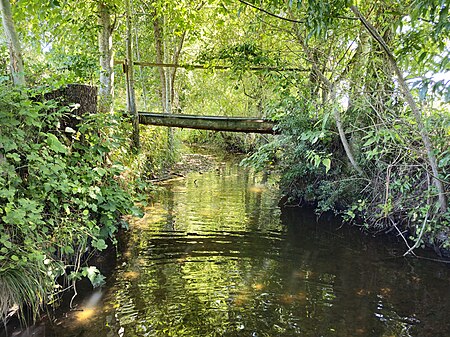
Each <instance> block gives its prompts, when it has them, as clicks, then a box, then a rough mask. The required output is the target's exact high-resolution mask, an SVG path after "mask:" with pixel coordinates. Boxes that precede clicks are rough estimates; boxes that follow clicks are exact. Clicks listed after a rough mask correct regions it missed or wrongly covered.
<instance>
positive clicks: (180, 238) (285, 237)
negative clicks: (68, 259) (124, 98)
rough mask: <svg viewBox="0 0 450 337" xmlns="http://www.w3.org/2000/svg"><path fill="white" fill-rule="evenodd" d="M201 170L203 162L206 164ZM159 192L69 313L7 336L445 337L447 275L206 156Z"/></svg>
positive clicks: (233, 164) (449, 324)
mask: <svg viewBox="0 0 450 337" xmlns="http://www.w3.org/2000/svg"><path fill="white" fill-rule="evenodd" d="M211 160H212V159H211ZM215 160H216V161H215V162H214V165H212V168H211V169H210V170H208V171H205V172H191V173H188V174H187V175H186V176H185V177H180V178H178V179H172V180H170V181H167V182H164V183H162V184H161V185H160V188H159V190H160V191H159V192H158V196H157V197H156V198H155V199H154V201H153V203H152V204H151V205H149V206H148V207H146V209H145V216H144V217H143V218H142V219H135V220H133V221H132V222H131V225H130V230H129V231H128V232H126V233H125V236H126V237H125V238H124V240H123V242H122V244H121V246H123V247H122V248H121V251H120V252H119V257H118V259H117V262H116V265H115V268H114V269H113V270H112V272H111V273H110V275H109V276H108V278H107V284H106V286H105V287H103V288H101V289H94V290H88V291H85V292H84V294H82V295H80V296H78V297H77V298H76V299H75V303H76V304H77V307H76V310H72V311H67V312H66V313H64V314H63V315H60V317H58V318H57V319H56V320H55V321H53V322H50V321H49V320H44V321H43V322H41V323H40V324H37V325H35V326H33V327H30V328H28V329H27V330H25V331H22V332H19V331H16V332H12V334H10V335H11V336H22V337H24V336H58V337H59V336H64V337H89V336H94V337H103V336H106V337H116V336H120V337H142V336H199V337H206V336H249V337H250V336H255V337H256V336H303V337H313V336H314V337H318V336H327V337H328V336H330V337H333V336H335V337H338V336H339V337H351V336H374V337H379V336H383V337H394V336H395V337H400V336H401V337H403V336H405V337H406V336H415V337H428V336H430V337H431V336H433V337H446V336H450V268H449V266H448V265H445V264H442V263H436V262H433V261H430V260H425V259H413V258H404V257H402V254H403V252H404V250H405V247H404V246H403V245H402V243H398V242H390V241H389V240H388V239H387V238H386V237H383V238H373V237H368V236H365V235H364V234H362V233H361V231H359V230H358V228H356V227H349V226H345V225H344V226H342V225H341V224H340V223H339V222H338V220H337V219H334V218H333V217H331V216H327V215H324V216H322V217H320V218H318V217H317V216H316V215H315V214H314V212H313V211H312V210H309V209H300V208H294V207H286V208H283V209H282V210H281V209H280V207H278V205H277V204H278V201H279V199H280V192H279V190H278V187H277V183H276V180H275V179H274V178H271V177H267V176H265V175H263V174H255V173H252V172H251V171H249V170H246V169H244V168H242V167H239V165H238V161H237V160H236V159H226V158H225V159H224V158H216V159H215Z"/></svg>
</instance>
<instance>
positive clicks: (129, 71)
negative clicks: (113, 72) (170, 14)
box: [125, 0, 140, 150]
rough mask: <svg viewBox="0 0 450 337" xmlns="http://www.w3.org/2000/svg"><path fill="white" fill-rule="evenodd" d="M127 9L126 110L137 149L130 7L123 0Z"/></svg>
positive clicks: (137, 119)
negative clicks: (131, 122) (130, 117)
mask: <svg viewBox="0 0 450 337" xmlns="http://www.w3.org/2000/svg"><path fill="white" fill-rule="evenodd" d="M125 6H126V11H127V15H126V16H127V59H126V61H125V76H126V81H127V110H128V113H129V114H130V115H131V116H132V118H133V136H132V141H133V147H134V149H135V150H138V149H139V147H140V142H139V115H138V112H137V109H136V95H135V92H134V68H133V52H132V44H133V40H132V33H131V32H132V30H131V28H132V27H131V25H132V22H131V7H130V0H125Z"/></svg>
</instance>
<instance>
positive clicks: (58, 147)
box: [47, 133, 67, 154]
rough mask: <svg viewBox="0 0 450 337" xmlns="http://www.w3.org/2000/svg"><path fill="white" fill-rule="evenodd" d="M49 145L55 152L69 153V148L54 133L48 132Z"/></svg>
mask: <svg viewBox="0 0 450 337" xmlns="http://www.w3.org/2000/svg"><path fill="white" fill-rule="evenodd" d="M47 145H48V146H49V147H50V149H52V150H53V151H55V152H58V153H64V154H65V153H67V148H66V147H65V146H64V144H63V143H61V142H60V141H59V139H58V138H57V137H56V136H55V135H54V134H52V133H47Z"/></svg>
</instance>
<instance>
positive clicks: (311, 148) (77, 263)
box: [0, 0, 450, 321]
mask: <svg viewBox="0 0 450 337" xmlns="http://www.w3.org/2000/svg"><path fill="white" fill-rule="evenodd" d="M356 5H357V6H356ZM0 9H1V13H2V18H3V26H2V29H3V31H2V33H4V34H2V36H3V35H4V36H5V38H4V39H2V40H1V41H0V55H2V58H1V61H0V76H1V83H0V86H1V87H0V107H1V109H0V117H1V118H0V127H1V129H0V130H1V131H0V166H1V173H0V300H1V301H0V304H1V305H0V320H3V321H6V318H7V317H9V316H10V315H11V312H10V310H11V309H14V310H13V311H16V309H17V308H18V309H19V310H18V312H19V313H22V314H23V312H24V310H23V309H24V308H25V307H26V308H31V310H30V312H31V313H32V314H31V316H36V315H37V313H38V312H39V310H40V309H41V308H42V306H43V305H45V304H46V303H52V302H54V301H56V300H57V298H58V296H57V295H58V294H59V293H60V292H61V291H62V290H63V289H64V288H65V287H66V286H62V285H60V283H59V282H57V280H58V281H60V280H62V279H66V281H67V282H65V283H64V282H63V283H62V284H65V285H73V284H74V283H73V282H74V281H75V280H77V279H79V278H80V277H87V278H89V279H90V280H91V281H92V283H93V284H94V285H99V284H101V283H102V281H103V277H102V275H101V274H100V273H99V271H98V269H97V268H96V267H95V266H91V265H89V263H88V261H89V259H88V257H89V256H90V255H92V254H93V252H95V251H101V250H104V249H105V248H106V246H107V245H109V244H110V243H114V241H115V234H116V233H117V230H118V229H119V228H120V227H123V226H125V227H126V224H125V223H124V222H122V221H121V220H120V219H121V215H123V214H129V213H133V212H136V210H135V209H134V208H133V206H132V205H133V204H134V202H135V195H136V191H144V190H151V186H150V187H149V184H148V182H147V181H148V180H151V179H154V178H155V176H156V175H158V174H159V173H161V172H164V171H167V170H168V169H169V168H170V166H171V164H173V163H174V162H175V161H176V158H177V152H176V148H177V147H176V144H177V142H180V141H187V142H191V143H214V144H219V145H222V146H224V147H226V148H227V149H232V150H241V151H244V152H248V153H249V156H248V158H247V159H246V160H245V161H244V164H245V165H249V166H252V167H255V168H256V169H258V170H277V171H279V172H280V173H281V188H282V190H283V192H284V193H285V194H286V195H287V198H286V200H287V202H289V203H291V204H299V205H301V204H312V205H314V206H316V209H317V212H318V213H319V214H320V213H321V212H325V211H332V212H335V213H336V214H337V215H339V216H342V218H343V219H344V221H346V222H349V223H352V224H355V225H358V226H361V228H363V229H364V230H367V231H370V232H372V233H391V234H392V233H393V234H395V235H397V236H398V237H399V238H400V239H401V240H402V241H403V242H404V244H405V254H414V252H415V251H416V248H419V247H425V246H428V247H433V248H434V249H435V251H436V252H437V253H438V254H440V255H442V254H446V253H448V250H449V248H450V239H449V238H450V211H449V203H448V199H449V198H448V195H449V191H450V141H449V139H450V113H449V111H450V109H449V101H450V85H449V75H448V74H449V66H450V62H449V59H450V58H449V54H450V50H449V43H450V42H449V41H450V28H449V27H450V22H449V16H448V10H449V5H448V3H447V2H446V1H441V0H410V1H405V2H402V3H399V2H398V1H383V2H379V1H370V0H368V1H360V2H358V3H356V2H354V1H350V0H333V1H312V0H311V1H277V0H264V1H244V0H207V1H203V2H201V4H198V3H197V2H195V1H190V0H178V1H172V0H170V1H167V0H164V1H163V0H135V1H133V2H132V3H130V1H119V0H98V1H97V0H90V1H86V2H82V3H81V2H73V1H54V0H52V1H37V0H23V1H12V2H10V1H9V0H0ZM125 14H127V15H125ZM126 18H128V20H126ZM211 23H214V25H211ZM130 36H131V37H132V39H130ZM126 40H128V41H133V48H132V53H131V54H132V56H133V57H134V58H135V60H136V61H148V60H156V62H157V63H172V66H170V67H158V68H157V70H155V69H152V68H149V67H147V68H144V67H140V68H136V69H135V75H136V76H135V77H136V80H135V89H136V97H137V108H138V110H144V111H150V110H153V111H163V112H170V111H173V112H184V113H188V114H189V113H190V114H200V113H201V114H205V115H226V116H259V117H264V118H268V119H271V120H273V121H276V122H277V123H278V129H279V131H280V135H276V136H275V135H274V136H272V135H269V136H264V137H261V136H254V135H240V134H239V135H238V134H230V133H211V132H207V131H187V130H183V131H180V132H175V133H174V132H172V131H169V132H167V131H166V130H165V129H162V128H154V127H147V126H145V127H144V126H141V129H140V143H141V148H140V149H139V150H138V149H131V148H130V144H129V139H130V135H131V131H132V130H131V125H130V123H128V121H127V119H126V118H125V117H124V116H123V114H122V113H118V112H119V111H121V110H124V109H125V107H124V106H125V103H124V102H125V92H126V91H127V89H126V88H125V86H124V81H123V77H121V76H120V73H119V72H118V71H116V77H117V78H119V79H120V80H122V81H116V82H114V81H113V79H114V70H115V69H114V67H113V64H114V57H116V59H119V60H120V59H125V58H127V57H129V53H128V52H127V48H126V47H125V43H124V42H125V41H126ZM22 47H23V48H22ZM144 50H145V54H144V53H143V51H144ZM113 51H114V53H113ZM7 60H9V63H8V62H7ZM23 60H25V61H26V62H23ZM175 64H176V65H183V67H182V68H179V67H176V66H174V65H175ZM193 64H200V65H201V68H204V69H203V70H198V69H197V70H195V69H194V68H193V67H192V65H193ZM217 65H219V66H222V68H220V69H216V68H215V66H217ZM117 69H119V68H116V70H117ZM11 82H12V83H11ZM68 83H84V84H96V85H98V86H99V108H98V110H99V112H100V113H99V114H88V115H86V116H83V118H82V119H81V120H80V121H79V124H78V125H77V127H76V128H74V127H70V126H69V128H66V126H65V125H64V123H63V121H64V119H65V118H66V117H65V116H68V115H71V114H73V111H72V109H75V107H68V106H63V105H60V104H58V102H57V101H52V100H50V101H42V100H39V99H35V97H37V96H39V95H41V94H42V91H40V90H37V91H36V90H31V89H29V88H38V87H46V88H58V87H60V86H61V85H65V84H68ZM27 88H28V89H27ZM113 89H114V90H113ZM47 90H49V89H47ZM113 93H114V94H113ZM114 111H116V112H114Z"/></svg>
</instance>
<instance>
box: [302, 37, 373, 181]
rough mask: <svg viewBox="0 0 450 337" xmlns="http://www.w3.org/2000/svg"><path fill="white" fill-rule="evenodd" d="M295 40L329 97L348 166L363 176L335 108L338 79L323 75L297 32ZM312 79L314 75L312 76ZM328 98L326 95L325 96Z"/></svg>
mask: <svg viewBox="0 0 450 337" xmlns="http://www.w3.org/2000/svg"><path fill="white" fill-rule="evenodd" d="M297 38H298V39H299V41H300V44H301V45H302V47H303V50H304V52H305V54H306V57H307V58H308V61H309V62H310V63H311V67H312V72H313V73H314V74H315V76H316V77H317V78H318V79H319V80H320V81H321V82H322V83H323V84H324V85H325V87H326V89H327V91H328V93H329V97H330V102H331V104H332V105H333V117H334V121H335V123H336V128H337V129H338V132H339V138H340V140H341V143H342V146H343V148H344V151H345V154H346V155H347V158H348V160H349V161H350V164H351V165H352V167H353V169H354V170H355V171H356V172H358V174H360V175H363V174H364V172H363V170H362V169H361V167H360V166H359V165H358V163H357V161H356V160H355V157H354V156H353V151H352V148H351V147H350V144H349V143H348V140H347V137H346V135H345V130H344V127H343V125H342V118H341V112H340V111H339V108H338V107H336V106H335V101H336V91H337V88H336V87H337V85H338V84H339V83H338V82H339V79H337V80H336V81H335V82H334V83H331V81H330V80H329V79H328V78H327V77H326V76H325V75H324V74H323V72H322V71H321V70H320V69H319V66H318V65H317V63H316V60H315V59H316V58H315V57H314V56H313V54H312V53H311V52H310V50H309V48H308V46H307V45H306V44H305V43H304V41H303V39H302V37H301V36H300V34H299V32H297ZM346 71H347V68H346V69H345V70H344V73H345V72H346ZM344 73H343V74H341V76H339V78H341V77H343V75H344ZM312 78H314V75H313V76H312ZM326 96H328V95H326Z"/></svg>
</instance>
